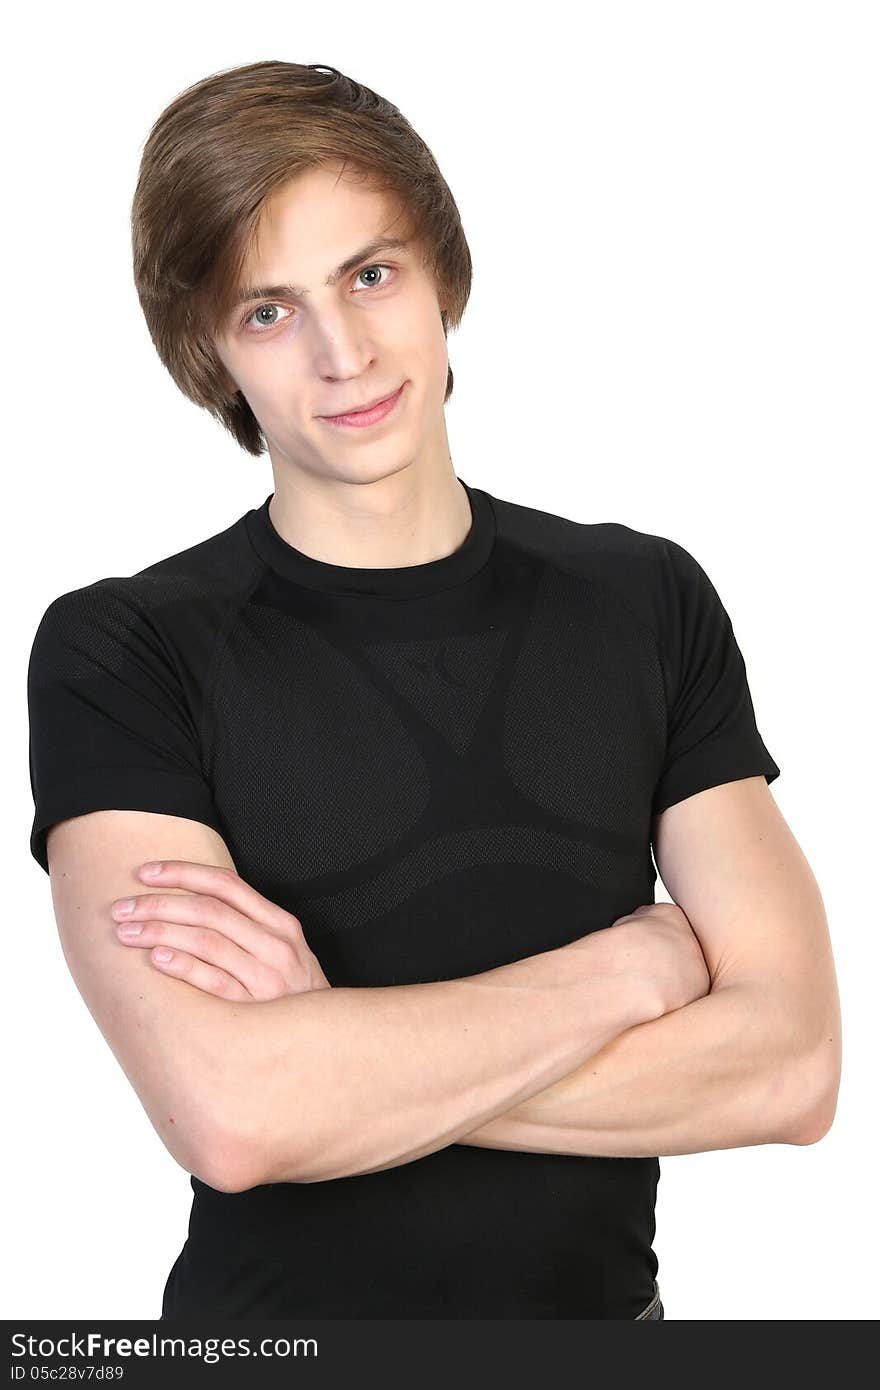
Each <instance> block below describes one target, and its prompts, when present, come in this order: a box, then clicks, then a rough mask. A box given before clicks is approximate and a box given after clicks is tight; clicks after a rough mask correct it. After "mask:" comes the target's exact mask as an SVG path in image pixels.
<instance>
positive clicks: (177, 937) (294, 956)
mask: <svg viewBox="0 0 880 1390" xmlns="http://www.w3.org/2000/svg"><path fill="white" fill-rule="evenodd" d="M146 867H147V866H146V865H142V866H141V868H140V869H139V870H138V877H139V878H141V879H142V880H143V881H144V882H145V883H155V884H158V885H159V891H158V892H154V893H142V894H139V895H138V896H137V897H135V898H134V900H133V901H134V910H133V911H132V912H129V913H128V914H126V915H122V914H120V913H119V912H118V910H117V909H118V907H119V903H120V902H123V901H125V900H124V899H119V900H118V902H115V903H113V904H112V905H111V913H112V915H113V918H114V921H115V922H116V923H117V928H116V936H117V940H118V941H120V942H122V943H123V944H124V945H128V946H140V947H146V948H147V949H149V950H150V951H151V953H152V954H151V960H152V962H153V964H154V965H155V966H156V967H157V968H158V969H160V970H162V971H164V972H165V973H166V974H168V975H174V976H176V977H177V978H178V979H180V980H185V981H187V983H188V984H191V985H195V986H196V988H197V989H201V990H203V991H204V992H205V993H207V994H215V995H217V996H218V997H219V998H221V999H230V1000H242V1001H245V1002H250V1003H253V1002H255V1001H257V1000H260V1001H263V1000H267V999H278V998H280V997H281V996H282V995H286V994H302V993H304V992H305V991H307V990H313V989H330V988H331V986H330V982H329V980H328V979H327V977H326V976H325V974H324V972H323V970H322V969H321V964H320V962H319V960H318V958H317V956H316V955H315V954H314V953H313V952H312V951H311V950H310V949H309V947H308V945H307V943H306V939H305V937H304V935H303V929H302V924H301V922H300V920H299V918H298V917H295V916H294V915H293V913H292V912H286V911H285V909H284V908H283V907H279V906H278V904H277V903H273V902H272V901H271V899H269V898H264V897H263V896H262V894H261V893H258V892H257V890H256V889H255V888H252V887H251V885H250V884H249V883H246V882H245V880H244V879H243V878H240V877H239V875H238V874H237V873H236V872H235V870H234V869H229V868H221V867H220V866H218V865H214V864H196V863H193V862H191V861H190V860H186V859H166V860H164V861H163V862H162V867H161V872H160V873H158V874H152V875H151V874H147V873H146V872H145V869H146ZM163 888H185V889H190V890H191V892H190V893H188V894H184V893H167V894H165V893H163V892H162V891H161V890H162V889H163ZM130 924H133V925H135V926H137V927H140V928H141V931H140V934H139V935H133V936H125V935H123V931H124V929H125V928H126V927H127V926H129V925H130ZM162 951H170V952H171V956H170V959H162V957H161V955H160V952H162Z"/></svg>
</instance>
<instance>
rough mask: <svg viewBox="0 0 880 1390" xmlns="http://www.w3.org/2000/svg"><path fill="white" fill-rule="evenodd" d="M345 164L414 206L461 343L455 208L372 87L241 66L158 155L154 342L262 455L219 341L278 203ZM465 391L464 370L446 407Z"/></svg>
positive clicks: (421, 145)
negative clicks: (301, 181) (295, 187)
mask: <svg viewBox="0 0 880 1390" xmlns="http://www.w3.org/2000/svg"><path fill="white" fill-rule="evenodd" d="M340 160H341V161H342V162H343V168H344V167H345V166H349V167H351V168H352V169H353V170H354V171H355V172H356V173H360V174H362V175H363V176H364V178H365V180H366V181H367V182H369V184H370V185H371V186H374V187H376V188H377V189H379V190H381V191H388V192H391V193H392V194H395V195H396V196H397V197H398V198H399V199H400V202H401V205H402V212H403V213H404V214H405V216H406V218H407V220H408V223H409V227H408V230H409V233H410V235H411V236H412V237H413V238H414V239H415V240H416V241H417V242H418V243H419V245H420V246H421V247H422V250H423V255H424V258H425V260H424V263H425V266H426V268H428V269H429V270H430V272H431V274H432V275H433V277H434V282H435V285H436V286H437V291H438V298H439V300H440V302H441V304H443V306H444V307H443V309H442V310H441V319H442V322H443V331H444V333H445V334H447V335H448V331H449V328H457V327H458V325H459V323H460V321H461V317H462V314H463V313H464V310H465V306H466V304H467V301H468V297H469V295H470V287H471V256H470V251H469V249H468V244H467V241H466V239H465V235H464V231H463V229H462V225H461V219H460V217H459V213H458V208H457V206H456V203H455V199H454V198H453V196H452V194H451V192H450V190H449V188H448V186H447V184H446V181H445V179H444V178H443V175H442V174H441V173H440V170H439V168H438V166H437V164H436V161H435V160H434V156H433V155H432V153H431V151H430V150H429V149H428V146H427V145H426V144H425V142H424V141H423V140H422V139H421V137H420V136H419V135H417V134H416V132H415V130H413V128H412V126H411V125H410V124H409V122H408V121H407V120H406V119H405V117H404V116H402V115H401V113H400V111H399V110H398V109H397V107H396V106H393V105H392V104H391V102H390V101H387V100H386V99H385V98H384V97H380V96H378V95H377V94H376V93H375V92H373V91H371V90H370V88H369V87H365V86H364V85H363V83H360V82H355V81H354V79H353V78H350V77H346V76H344V75H343V74H342V73H341V72H338V71H337V69H336V68H333V67H327V66H326V65H324V64H315V63H309V64H301V63H281V62H275V61H267V62H260V63H249V64H247V65H246V66H243V67H237V68H227V69H225V70H223V71H220V72H217V73H213V74H212V75H211V76H210V77H207V78H205V79H204V80H203V81H201V82H198V83H196V84H195V85H194V86H191V87H187V88H186V89H185V90H184V91H183V92H181V93H180V95H179V96H177V97H175V99H174V100H173V101H172V102H171V104H170V105H169V106H167V107H166V108H165V110H164V111H163V112H162V114H161V115H160V116H159V118H158V120H157V121H156V122H155V124H154V125H153V127H152V129H151V130H150V133H149V136H148V138H147V141H146V144H145V146H144V150H143V154H142V157H141V162H140V169H139V173H138V180H137V186H136V189H135V193H134V198H133V201H132V208H131V237H132V256H133V264H134V283H135V288H136V290H137V296H138V299H139V300H140V304H141V308H142V309H143V312H144V317H145V319H146V321H147V327H148V329H149V332H150V337H151V338H152V340H153V343H154V345H155V347H156V351H157V352H158V354H159V357H160V358H161V360H162V362H163V363H164V364H165V366H166V367H167V369H168V371H169V372H170V374H171V376H172V378H173V379H174V381H175V382H176V383H177V385H178V386H179V387H180V389H181V391H182V392H183V394H184V395H185V396H187V397H188V398H189V399H190V400H191V401H194V402H195V403H196V404H197V405H201V406H204V407H205V408H206V409H207V410H209V411H210V412H211V414H212V415H213V416H215V418H216V419H218V420H219V421H220V423H221V424H222V425H223V426H224V427H225V428H226V429H228V430H229V431H230V433H231V434H233V435H234V436H235V438H236V439H237V441H238V443H239V444H240V445H241V446H242V448H243V449H246V450H247V451H248V453H251V454H257V455H259V454H262V453H264V452H265V441H264V439H263V435H262V433H261V431H260V426H259V424H258V422H257V419H256V417H255V415H254V414H253V411H252V410H251V408H250V406H249V405H248V403H247V401H246V400H245V398H244V396H243V395H242V393H241V392H240V391H236V392H235V394H234V395H232V396H230V394H229V390H228V381H229V378H228V375H227V373H226V371H225V369H224V367H223V364H222V363H221V361H220V359H219V357H218V356H217V353H216V351H215V348H214V343H213V339H214V337H215V336H217V335H219V334H220V333H221V331H222V329H223V326H224V325H225V324H226V322H227V320H228V317H229V314H230V313H231V311H232V310H233V308H234V301H235V294H236V289H237V287H238V285H239V283H240V278H241V275H242V272H243V268H244V264H245V261H246V259H247V257H248V253H249V251H250V248H251V246H252V243H253V240H254V238H255V236H256V234H257V232H258V229H259V223H260V217H261V214H262V212H263V209H264V207H265V204H266V202H267V200H268V199H269V198H270V197H271V195H272V194H273V193H275V192H276V191H277V190H278V189H279V188H280V187H281V186H282V185H283V184H286V183H287V182H288V181H289V180H290V179H291V178H293V177H295V176H296V174H298V173H300V172H302V171H304V170H306V169H309V168H314V167H315V166H317V165H321V164H326V163H331V164H335V163H336V162H337V161H340ZM398 234H399V235H406V233H405V232H403V233H398ZM452 385H453V378H452V368H451V367H450V368H449V374H448V377H447V382H446V395H445V397H444V401H448V400H449V397H450V396H451V394H452Z"/></svg>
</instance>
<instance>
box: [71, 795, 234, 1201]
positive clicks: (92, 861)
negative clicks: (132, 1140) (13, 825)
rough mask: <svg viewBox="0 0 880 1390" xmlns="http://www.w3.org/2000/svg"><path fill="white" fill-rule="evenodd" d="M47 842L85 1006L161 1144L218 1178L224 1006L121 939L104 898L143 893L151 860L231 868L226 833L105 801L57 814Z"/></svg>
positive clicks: (227, 1162)
mask: <svg viewBox="0 0 880 1390" xmlns="http://www.w3.org/2000/svg"><path fill="white" fill-rule="evenodd" d="M47 847H48V855H49V877H50V883H51V888H52V902H53V907H54V911H55V918H56V921H57V924H58V931H59V936H60V939H61V946H62V950H63V952H64V957H65V960H66V962H67V965H68V968H69V970H70V973H71V974H72V976H73V978H74V981H75V983H76V986H77V988H78V990H79V992H80V994H81V995H82V998H83V1000H84V1001H85V1004H86V1006H87V1007H88V1009H89V1011H90V1013H91V1014H92V1017H93V1018H94V1020H95V1022H96V1023H97V1025H98V1027H99V1028H100V1030H101V1032H102V1033H103V1035H104V1038H105V1039H106V1041H107V1043H108V1044H109V1045H110V1048H111V1049H112V1051H113V1053H114V1055H115V1056H116V1059H117V1061H118V1062H119V1064H120V1066H121V1067H122V1069H123V1071H124V1072H125V1075H126V1076H127V1077H128V1080H129V1081H130V1083H131V1085H132V1086H133V1087H134V1089H135V1091H136V1092H137V1095H138V1097H139V1099H140V1101H141V1103H142V1105H143V1107H144V1109H145V1110H146V1112H147V1115H148V1116H149V1118H150V1121H151V1123H152V1124H153V1127H154V1128H155V1130H156V1132H157V1133H158V1135H159V1137H160V1138H161V1139H162V1141H163V1143H164V1144H165V1147H166V1148H167V1149H168V1150H169V1152H170V1153H171V1154H172V1156H173V1157H174V1158H175V1159H176V1160H177V1162H178V1163H180V1164H181V1166H182V1167H183V1168H185V1169H186V1171H187V1172H190V1173H195V1174H196V1176H198V1177H200V1178H201V1179H202V1180H203V1181H205V1182H208V1183H209V1184H210V1185H212V1186H219V1184H220V1181H221V1174H226V1173H229V1172H230V1171H232V1170H233V1168H234V1155H233V1153H232V1146H231V1143H228V1141H227V1139H226V1137H225V1136H226V1130H225V1128H224V1124H223V1116H222V1114H221V1113H220V1111H221V1108H222V1107H221V1105H220V1100H221V1099H222V1095H223V1089H224V1088H223V1077H224V1065H223V1058H224V1030H225V1028H226V1026H227V1023H228V1010H229V1008H230V1005H229V1003H228V1002H227V1001H225V1000H222V999H218V998H216V997H214V996H212V995H208V994H204V993H202V992H201V991H199V990H197V989H195V988H194V987H193V986H192V985H190V984H187V983H186V981H184V980H177V979H174V978H173V977H170V976H167V975H164V974H162V973H161V972H160V971H159V970H157V969H156V967H155V966H154V965H153V964H152V962H151V960H150V956H149V952H148V951H146V950H141V949H138V948H133V947H130V946H126V945H124V944H123V943H122V942H120V941H119V940H118V938H117V936H116V923H115V921H114V919H113V917H112V916H111V912H110V906H111V903H112V902H113V901H114V900H115V899H116V898H119V897H124V896H131V895H134V896H137V895H139V894H143V893H146V892H148V891H149V888H148V886H147V885H146V884H145V883H144V881H143V880H141V879H140V878H139V877H138V869H139V867H140V865H141V864H143V863H146V862H147V861H148V860H150V859H162V858H167V859H190V860H194V861H196V862H199V863H203V864H217V865H220V866H224V867H231V868H234V867H235V866H234V864H233V862H232V858H231V856H230V854H229V851H228V849H227V847H226V845H225V843H224V841H223V839H222V837H221V836H220V835H219V834H218V833H217V831H216V830H214V829H212V827H211V826H208V825H204V824H202V823H201V822H198V821H194V820H189V819H186V818H184V817H180V816H174V815H165V814H156V813H153V812H146V811H118V810H101V811H94V812H91V813H89V814H86V815H79V816H74V817H72V818H69V819H66V820H63V821H60V822H58V823H56V824H54V825H53V826H52V827H51V828H50V830H49V833H48V839H47ZM176 891H181V890H175V889H173V888H172V889H163V893H164V892H170V893H174V892H176Z"/></svg>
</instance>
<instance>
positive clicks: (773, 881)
mask: <svg viewBox="0 0 880 1390" xmlns="http://www.w3.org/2000/svg"><path fill="white" fill-rule="evenodd" d="M653 826H654V842H655V844H654V852H655V858H656V860H657V867H658V869H659V871H660V875H661V877H662V879H663V882H664V884H665V886H666V888H667V889H668V891H669V895H670V897H671V898H672V900H673V902H676V903H677V904H678V905H679V906H680V907H681V909H682V910H683V912H684V913H685V915H686V916H687V918H688V920H689V922H690V923H691V926H692V927H693V930H694V932H695V933H696V935H697V937H698V938H699V941H700V945H701V947H702V949H703V954H704V956H705V958H706V963H707V966H708V967H709V973H710V976H711V979H712V988H713V989H718V988H723V987H724V986H725V985H727V984H735V983H740V982H747V983H751V984H753V985H757V986H759V987H761V989H762V990H767V991H777V992H779V995H780V998H783V999H785V1000H787V1001H791V1003H792V1006H793V1011H794V1017H796V1018H797V1019H798V1020H799V1023H800V1026H802V1027H803V1028H804V1030H805V1031H807V1032H808V1033H809V1034H812V1032H813V1031H815V1029H816V1028H817V1027H818V1029H819V1031H820V1032H823V1031H824V1027H825V1026H826V1025H827V1022H828V1021H829V1020H830V1021H832V1022H833V1020H834V1017H835V1016H836V1008H837V1002H836V1000H837V995H836V981H835V974H834V968H833V961H832V953H831V943H830V938H829V933H828V923H827V920H826V916H825V909H824V904H823V901H822V896H821V893H820V891H819V886H818V884H817V882H816V879H815V877H814V875H813V872H812V869H811V868H810V865H809V863H808V862H807V860H806V857H805V856H804V854H803V851H802V850H801V848H800V845H799V844H798V842H797V840H796V839H795V837H794V835H793V834H792V832H791V830H790V828H789V826H788V824H787V822H786V820H785V818H784V817H783V815H782V812H781V811H780V809H779V807H778V805H777V804H776V801H775V799H774V797H773V795H772V793H771V792H770V789H769V787H768V786H767V783H766V780H765V778H764V777H763V776H756V777H747V778H743V779H741V780H737V781H733V782H727V783H724V784H721V785H719V786H715V787H710V788H708V789H706V790H704V791H702V792H700V793H699V794H697V795H695V796H691V797H688V798H686V799H685V800H683V801H680V802H678V803H677V804H676V805H674V806H671V807H669V808H668V810H666V811H664V812H663V813H662V815H660V816H658V817H656V818H655V820H654V822H653ZM823 1020H824V1023H823Z"/></svg>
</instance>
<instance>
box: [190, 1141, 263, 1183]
mask: <svg viewBox="0 0 880 1390" xmlns="http://www.w3.org/2000/svg"><path fill="white" fill-rule="evenodd" d="M258 1156H259V1150H258V1149H257V1148H256V1147H255V1146H254V1145H253V1144H252V1143H249V1142H248V1141H247V1140H245V1139H244V1138H243V1137H242V1136H241V1135H239V1134H237V1133H230V1132H229V1131H224V1132H223V1133H215V1134H214V1135H213V1136H212V1137H211V1139H210V1141H208V1142H205V1143H204V1144H203V1145H202V1146H201V1148H200V1150H199V1152H198V1157H197V1160H196V1163H195V1165H194V1166H193V1169H192V1171H193V1175H194V1176H195V1177H196V1178H198V1180H199V1182H203V1183H205V1185H206V1186H207V1187H213V1188H214V1190H215V1191H216V1192H227V1193H232V1192H248V1191H250V1189H251V1188H252V1187H259V1186H260V1184H261V1183H264V1182H268V1181H271V1179H270V1178H269V1177H268V1175H267V1171H266V1166H265V1164H263V1163H260V1162H259V1161H258Z"/></svg>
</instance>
